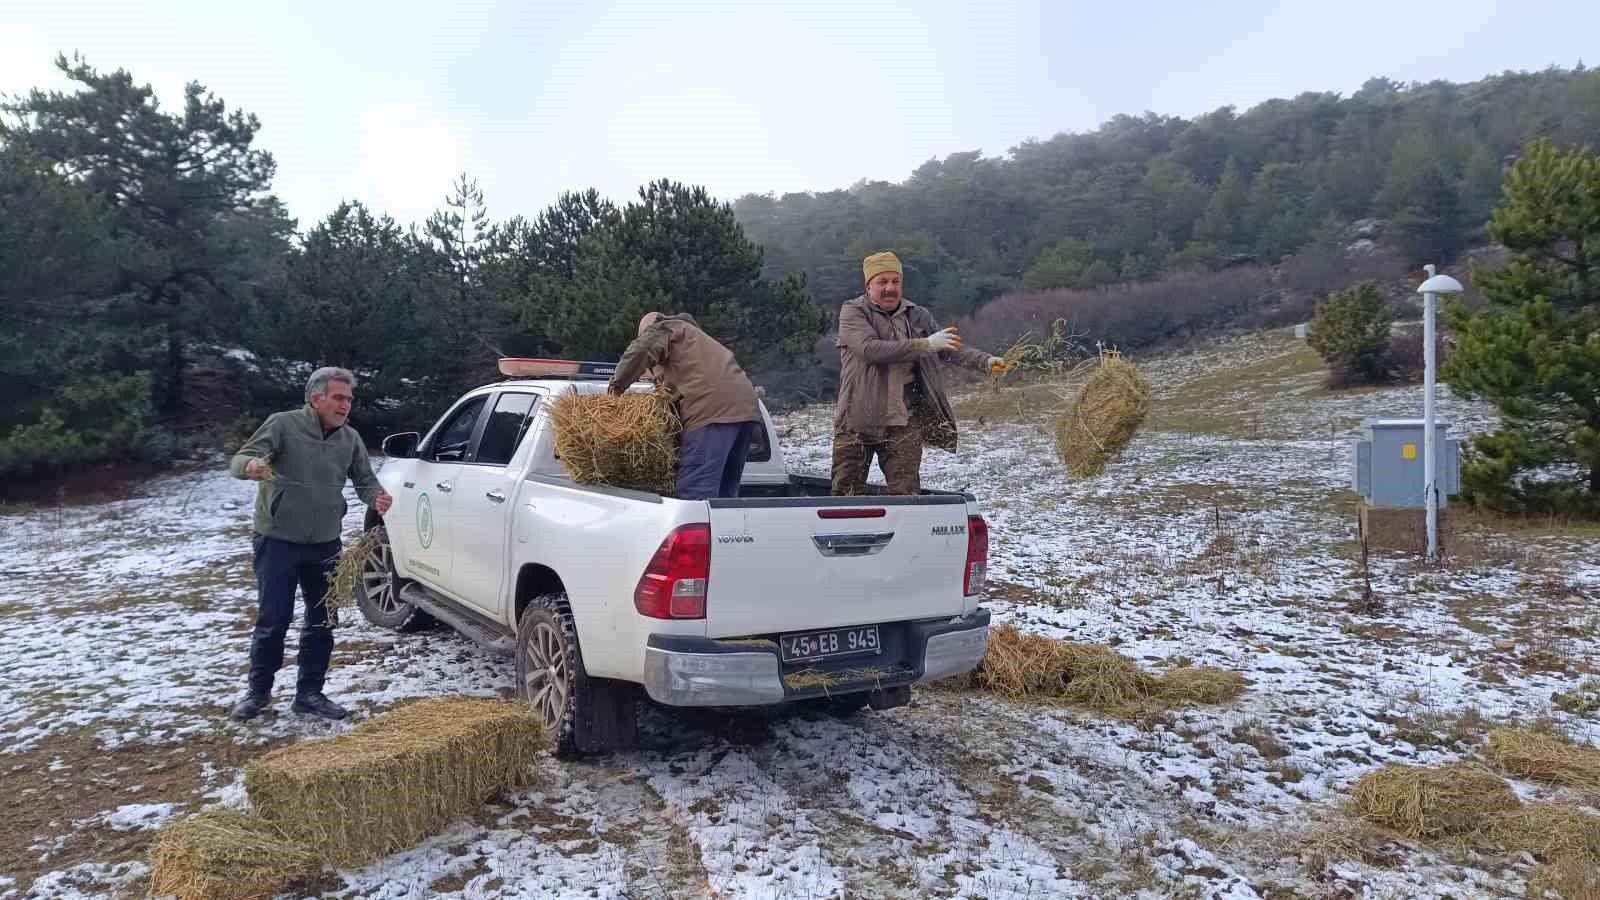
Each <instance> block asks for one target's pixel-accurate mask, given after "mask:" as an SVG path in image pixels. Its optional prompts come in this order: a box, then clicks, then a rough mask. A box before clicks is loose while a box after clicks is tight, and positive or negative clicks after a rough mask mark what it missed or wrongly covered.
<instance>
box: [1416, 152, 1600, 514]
mask: <svg viewBox="0 0 1600 900" xmlns="http://www.w3.org/2000/svg"><path fill="white" fill-rule="evenodd" d="M1505 197H1506V202H1505V205H1503V206H1501V207H1500V208H1499V209H1498V210H1496V211H1495V214H1494V218H1493V220H1492V221H1491V224H1490V230H1491V232H1492V233H1493V235H1494V237H1495V239H1496V240H1497V241H1499V242H1500V243H1502V244H1504V245H1505V247H1506V249H1508V250H1509V251H1511V253H1512V262H1511V264H1510V265H1508V266H1507V267H1505V268H1504V269H1500V270H1498V271H1493V272H1481V273H1478V275H1477V284H1478V287H1479V289H1480V290H1481V291H1482V293H1483V295H1484V296H1485V297H1487V298H1488V300H1489V306H1488V308H1487V309H1484V310H1483V311H1481V312H1478V313H1476V314H1474V313H1469V312H1468V311H1466V310H1465V309H1464V308H1462V307H1460V306H1457V307H1456V308H1454V309H1453V310H1452V313H1451V323H1452V326H1453V327H1454V329H1455V330H1456V332H1457V343H1456V347H1455V350H1454V351H1453V352H1452V354H1451V355H1450V358H1449V359H1448V360H1447V362H1446V364H1445V367H1444V375H1445V377H1446V378H1447V379H1448V380H1449V382H1450V386H1451V388H1452V389H1453V390H1455V391H1456V392H1457V393H1460V394H1462V395H1464V396H1468V397H1482V398H1484V399H1486V400H1489V401H1490V402H1492V403H1494V405H1495V407H1496V408H1497V409H1498V410H1499V411H1500V414H1501V427H1500V430H1499V431H1497V432H1496V433H1495V434H1493V435H1489V436H1486V437H1481V438H1478V439H1477V440H1475V441H1474V442H1473V447H1472V451H1473V452H1472V453H1471V454H1470V456H1469V459H1468V461H1467V464H1466V466H1465V467H1464V470H1463V473H1462V478H1463V488H1464V489H1465V491H1466V493H1468V495H1469V496H1471V497H1472V498H1473V499H1474V500H1476V501H1479V502H1482V503H1484V504H1486V505H1488V506H1491V507H1494V508H1499V509H1506V510H1513V511H1541V512H1556V513H1568V514H1572V513H1581V514H1585V515H1600V158H1597V157H1596V156H1595V154H1594V153H1593V152H1591V151H1589V150H1588V149H1583V150H1574V151H1566V152H1564V151H1561V150H1558V149H1557V148H1556V147H1555V145H1554V144H1552V143H1550V142H1549V141H1545V140H1541V141H1537V142H1535V143H1533V144H1531V145H1530V146H1529V147H1528V149H1527V151H1526V152H1525V153H1524V154H1523V156H1522V158H1521V159H1520V160H1519V161H1518V162H1517V164H1516V165H1515V166H1514V167H1513V168H1512V169H1511V172H1510V174H1509V175H1508V176H1507V178H1506V182H1505Z"/></svg>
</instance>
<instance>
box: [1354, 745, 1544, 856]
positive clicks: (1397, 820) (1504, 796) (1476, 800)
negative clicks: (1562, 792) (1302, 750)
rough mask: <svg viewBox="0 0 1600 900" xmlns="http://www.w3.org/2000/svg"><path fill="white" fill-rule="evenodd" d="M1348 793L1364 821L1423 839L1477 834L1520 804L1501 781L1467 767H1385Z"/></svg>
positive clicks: (1476, 766)
mask: <svg viewBox="0 0 1600 900" xmlns="http://www.w3.org/2000/svg"><path fill="white" fill-rule="evenodd" d="M1352 794H1353V796H1354V798H1355V805H1356V812H1357V814H1358V815H1360V816H1361V817H1362V818H1363V819H1366V820H1367V821H1369V822H1372V823H1374V824H1377V825H1382V826H1384V827H1385V828H1390V829H1393V830H1394V831H1397V832H1399V833H1400V834H1402V835H1404V836H1406V837H1408V838H1412V839H1426V840H1438V839H1441V838H1447V837H1462V836H1467V835H1472V834H1475V833H1478V832H1479V831H1481V830H1482V829H1483V828H1484V827H1485V826H1486V824H1487V823H1488V822H1489V820H1490V817H1491V816H1494V815H1496V814H1498V813H1502V812H1506V811H1509V810H1514V809H1517V808H1518V807H1519V806H1520V805H1521V802H1520V801H1519V800H1517V795H1516V794H1514V793H1512V791H1511V788H1510V786H1509V785H1507V784H1506V783H1505V780H1504V779H1502V778H1501V777H1500V776H1498V775H1496V774H1494V773H1493V772H1490V771H1488V770H1487V769H1485V768H1483V767H1482V766H1479V765H1476V764H1474V763H1466V762H1458V763H1451V764H1450V765H1447V766H1439V767H1436V768H1424V767H1420V766H1405V765H1398V764H1394V765H1387V766H1384V767H1383V768H1381V769H1376V770H1374V771H1371V772H1368V773H1367V774H1365V775H1363V776H1361V780H1359V781H1357V782H1356V785H1355V789H1354V790H1353V791H1352Z"/></svg>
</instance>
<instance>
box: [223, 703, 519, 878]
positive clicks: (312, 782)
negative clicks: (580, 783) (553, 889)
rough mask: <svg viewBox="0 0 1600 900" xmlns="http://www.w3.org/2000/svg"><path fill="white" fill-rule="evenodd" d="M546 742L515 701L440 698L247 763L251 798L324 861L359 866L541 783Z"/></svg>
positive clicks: (264, 816)
mask: <svg viewBox="0 0 1600 900" xmlns="http://www.w3.org/2000/svg"><path fill="white" fill-rule="evenodd" d="M549 746H550V743H549V739H548V738H547V737H546V735H545V731H544V728H543V726H542V725H541V724H540V723H539V721H538V720H537V719H536V718H534V716H533V713H532V711H530V710H529V709H528V708H527V707H526V706H524V705H522V704H518V703H508V702H506V701H503V700H479V699H466V698H450V697H441V698H434V699H430V700H421V701H418V702H416V703H411V704H408V705H406V706H402V707H399V708H397V709H394V710H392V711H390V712H388V713H385V714H383V715H381V716H377V717H375V718H373V719H370V720H368V721H366V722H364V723H362V724H361V725H359V726H357V727H356V728H355V729H354V730H352V731H349V732H346V733H344V734H341V735H338V736H336V737H331V738H325V739H322V740H315V741H307V742H305V743H300V744H295V745H293V746H290V747H284V748H282V749H280V750H276V751H274V752H272V753H270V754H268V755H267V756H265V757H262V758H261V759H260V760H257V761H256V762H253V763H251V764H250V765H248V766H246V767H245V789H246V790H247V791H248V792H249V795H250V804H251V806H252V807H253V808H254V809H255V810H256V812H257V814H258V815H260V816H261V817H262V819H264V820H265V821H267V822H269V823H271V824H272V825H273V826H275V827H276V828H278V829H279V830H281V831H282V832H283V833H284V834H285V835H286V836H287V837H288V838H289V839H291V840H292V841H294V842H295V843H298V844H302V845H304V846H306V847H309V848H311V849H312V850H313V851H314V852H315V853H316V854H317V856H318V857H319V858H320V859H322V860H323V861H326V862H331V863H333V864H335V865H340V866H353V865H361V864H363V863H366V862H370V861H371V860H374V859H377V858H378V857H380V856H383V855H385V854H387V853H392V852H394V851H396V850H400V849H402V848H405V847H409V846H411V845H412V844H415V843H417V842H418V841H421V840H422V839H423V838H426V837H428V836H430V835H432V834H435V833H437V832H438V831H440V830H442V829H443V828H444V827H445V826H447V825H449V824H450V823H451V822H453V821H455V820H456V819H458V818H460V817H461V816H463V815H465V814H466V813H468V812H470V811H471V810H472V809H473V808H474V807H476V806H477V805H478V804H480V803H482V802H483V801H485V800H487V799H489V798H491V797H493V796H496V795H498V794H501V793H504V792H506V791H509V790H514V789H516V788H520V787H524V786H526V785H527V784H529V783H531V782H532V781H533V780H534V769H533V757H534V754H536V753H538V752H539V751H541V750H545V749H548V748H549Z"/></svg>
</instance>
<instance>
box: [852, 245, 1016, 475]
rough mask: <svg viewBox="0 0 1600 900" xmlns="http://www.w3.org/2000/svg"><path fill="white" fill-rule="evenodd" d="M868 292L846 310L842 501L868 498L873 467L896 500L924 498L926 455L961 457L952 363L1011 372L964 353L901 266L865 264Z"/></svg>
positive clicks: (994, 359)
mask: <svg viewBox="0 0 1600 900" xmlns="http://www.w3.org/2000/svg"><path fill="white" fill-rule="evenodd" d="M861 271H862V275H863V276H864V277H865V280H866V293H864V294H862V295H861V296H859V297H857V298H855V299H854V300H851V301H849V302H847V303H846V304H845V305H844V306H843V307H842V308H841V309H840V310H839V360H840V372H839V400H838V402H837V404H836V405H835V406H834V411H833V493H834V494H835V495H836V496H849V495H854V494H864V493H866V489H867V472H868V470H869V469H870V467H871V466H872V458H873V457H874V456H876V457H877V458H878V468H879V469H881V470H882V471H883V477H884V479H885V480H886V481H887V482H888V490H889V493H890V494H919V493H921V492H922V447H923V445H924V444H926V445H928V446H930V447H938V448H939V449H941V450H948V451H950V452H951V453H954V452H955V450H956V417H955V412H954V411H953V410H952V409H951V408H950V400H949V399H948V398H947V397H946V396H945V392H944V373H943V371H942V370H943V367H944V365H945V364H952V363H959V364H960V365H963V366H966V367H967V368H970V369H972V370H974V371H976V372H1003V371H1005V370H1006V369H1008V368H1010V366H1009V365H1008V364H1007V363H1006V361H1005V360H1003V359H1001V358H1000V357H998V356H990V355H989V354H987V353H984V352H983V351H981V350H974V349H966V350H963V349H962V348H961V336H960V335H958V334H956V330H955V328H953V327H952V328H943V329H941V328H940V327H939V323H938V322H936V321H934V318H933V314H932V313H930V312H928V311H927V310H926V309H923V308H922V307H920V306H918V305H916V304H915V303H912V302H911V301H910V300H907V299H905V297H904V296H903V294H902V293H901V279H902V277H903V273H902V272H901V269H900V260H899V258H898V257H896V256H895V255H894V254H893V253H892V252H889V251H887V250H886V251H884V252H882V253H874V254H872V255H871V256H869V257H867V258H866V259H864V260H862V263H861Z"/></svg>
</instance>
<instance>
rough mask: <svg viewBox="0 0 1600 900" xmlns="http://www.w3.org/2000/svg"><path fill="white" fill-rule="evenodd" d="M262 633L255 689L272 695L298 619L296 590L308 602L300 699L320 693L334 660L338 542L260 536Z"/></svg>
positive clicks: (253, 643) (257, 638) (255, 640)
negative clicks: (331, 577) (331, 599)
mask: <svg viewBox="0 0 1600 900" xmlns="http://www.w3.org/2000/svg"><path fill="white" fill-rule="evenodd" d="M255 549H256V557H255V569H256V598H257V603H258V607H257V610H256V628H255V631H254V632H253V633H252V634H251V636H250V690H251V692H252V693H260V694H270V693H272V679H273V676H275V675H277V674H278V670H279V669H281V668H283V637H284V635H285V634H287V633H288V631H289V623H290V622H291V621H293V620H294V590H295V588H296V587H299V588H300V591H301V594H302V596H303V597H304V598H305V604H306V617H305V621H304V622H302V623H301V625H300V677H299V680H298V681H297V682H296V684H295V695H296V696H300V695H304V694H313V693H318V692H320V691H321V690H322V682H323V680H324V679H325V678H326V677H327V675H328V659H329V658H330V657H331V656H333V629H331V628H329V627H328V607H327V604H326V603H325V602H324V597H325V595H326V594H327V593H328V574H329V573H330V572H332V571H333V564H334V562H335V561H337V560H338V558H339V551H340V549H341V545H340V543H339V542H338V541H328V542H327V543H325V544H296V543H294V542H292V541H282V540H279V539H277V538H270V537H263V536H262V535H259V534H258V535H256V536H255Z"/></svg>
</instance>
